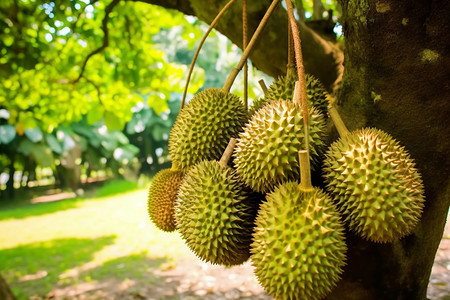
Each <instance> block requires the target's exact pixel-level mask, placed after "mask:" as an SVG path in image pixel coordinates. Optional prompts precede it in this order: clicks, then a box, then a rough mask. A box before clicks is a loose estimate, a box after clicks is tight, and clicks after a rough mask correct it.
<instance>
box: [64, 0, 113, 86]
mask: <svg viewBox="0 0 450 300" xmlns="http://www.w3.org/2000/svg"><path fill="white" fill-rule="evenodd" d="M119 2H120V0H113V1H112V2H111V3H110V4H109V5H108V6H107V7H106V9H105V17H104V18H103V20H102V30H103V42H102V45H101V46H100V47H98V48H97V49H95V50H94V51H92V52H91V53H89V54H88V55H87V56H86V58H85V60H84V62H83V65H82V66H81V71H80V74H79V75H78V77H77V78H76V79H74V80H73V81H72V83H73V84H76V83H78V81H80V79H81V78H82V77H83V73H84V70H85V69H86V65H87V63H88V61H89V59H90V58H91V57H92V56H94V55H96V54H98V53H100V52H102V51H103V50H104V49H105V48H106V47H108V45H109V30H108V21H109V15H110V14H111V12H112V10H113V9H114V7H115V6H116V5H117V4H119Z"/></svg>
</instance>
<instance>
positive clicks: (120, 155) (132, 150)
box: [113, 144, 139, 161]
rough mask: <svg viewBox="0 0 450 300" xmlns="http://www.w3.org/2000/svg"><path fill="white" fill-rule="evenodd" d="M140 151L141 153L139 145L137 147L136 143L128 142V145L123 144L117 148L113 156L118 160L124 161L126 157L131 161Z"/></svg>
mask: <svg viewBox="0 0 450 300" xmlns="http://www.w3.org/2000/svg"><path fill="white" fill-rule="evenodd" d="M138 153H139V148H138V147H136V146H134V145H131V144H128V145H124V146H121V147H119V148H116V149H115V150H114V154H113V156H114V158H115V159H116V160H118V161H123V160H125V159H126V160H128V161H130V160H132V159H133V158H134V157H135V156H136V154H138Z"/></svg>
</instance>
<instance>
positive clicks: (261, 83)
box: [258, 79, 268, 95]
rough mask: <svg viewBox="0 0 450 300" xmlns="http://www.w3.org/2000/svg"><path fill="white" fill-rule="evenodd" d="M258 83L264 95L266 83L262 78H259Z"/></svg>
mask: <svg viewBox="0 0 450 300" xmlns="http://www.w3.org/2000/svg"><path fill="white" fill-rule="evenodd" d="M258 83H259V86H260V87H261V89H262V91H263V93H264V95H266V94H267V91H268V90H267V85H266V83H265V82H264V79H261V80H259V81H258Z"/></svg>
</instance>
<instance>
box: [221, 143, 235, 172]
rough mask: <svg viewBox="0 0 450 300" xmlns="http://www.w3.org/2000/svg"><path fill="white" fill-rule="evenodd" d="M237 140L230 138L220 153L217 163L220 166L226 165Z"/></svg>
mask: <svg viewBox="0 0 450 300" xmlns="http://www.w3.org/2000/svg"><path fill="white" fill-rule="evenodd" d="M236 142H237V140H236V139H235V138H231V139H230V142H229V143H228V145H227V148H226V149H225V151H224V152H223V154H222V157H221V158H220V161H219V164H220V165H221V166H222V167H224V168H225V167H226V166H227V164H228V162H229V161H230V158H231V155H232V154H233V150H234V146H236Z"/></svg>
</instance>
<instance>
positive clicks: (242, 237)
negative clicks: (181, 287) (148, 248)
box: [175, 161, 259, 266]
mask: <svg viewBox="0 0 450 300" xmlns="http://www.w3.org/2000/svg"><path fill="white" fill-rule="evenodd" d="M258 204H259V203H258V201H257V199H255V198H252V194H251V193H250V191H249V190H248V189H247V188H246V187H245V186H244V185H243V184H242V183H240V182H239V181H238V178H237V176H236V175H235V172H234V170H233V169H231V168H229V167H225V166H222V165H221V164H219V162H216V161H202V162H200V163H198V164H197V165H195V166H193V167H192V168H191V169H190V170H189V172H188V173H187V175H186V178H185V180H184V181H183V183H182V185H181V187H180V193H179V195H178V199H177V205H176V213H175V216H176V220H177V228H178V231H179V232H180V234H181V237H182V238H183V239H184V240H185V241H186V244H187V245H188V246H189V248H190V249H191V250H192V251H193V252H194V253H195V254H196V255H197V256H198V257H199V258H200V259H202V260H204V261H207V262H210V263H213V264H220V265H226V266H231V265H238V264H241V263H243V262H245V261H246V260H247V259H248V258H249V256H250V243H251V236H252V231H253V222H254V219H255V216H256V211H257V207H258Z"/></svg>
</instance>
